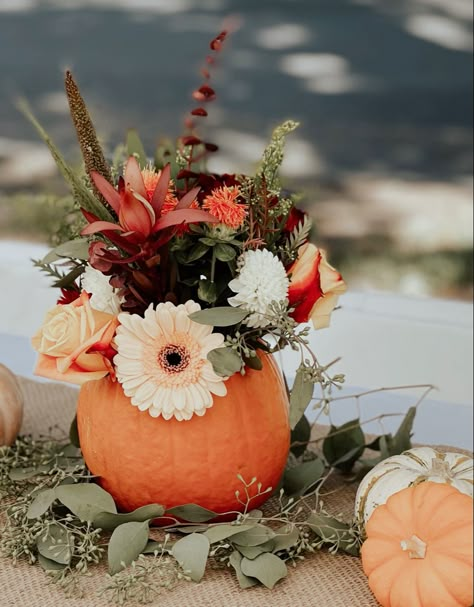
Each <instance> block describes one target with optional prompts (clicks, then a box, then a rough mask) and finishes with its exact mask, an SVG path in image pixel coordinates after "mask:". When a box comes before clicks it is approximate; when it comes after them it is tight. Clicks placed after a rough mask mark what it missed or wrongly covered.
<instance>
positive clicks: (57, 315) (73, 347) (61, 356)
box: [31, 291, 119, 385]
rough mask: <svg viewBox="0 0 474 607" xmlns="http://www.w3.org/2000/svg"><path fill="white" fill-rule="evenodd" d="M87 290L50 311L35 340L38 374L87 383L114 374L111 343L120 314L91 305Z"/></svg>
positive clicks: (60, 379) (77, 382)
mask: <svg viewBox="0 0 474 607" xmlns="http://www.w3.org/2000/svg"><path fill="white" fill-rule="evenodd" d="M89 299H90V296H89V295H88V294H87V293H86V292H85V291H83V292H82V293H81V295H80V297H79V298H78V299H76V300H75V301H73V302H72V303H70V304H66V305H57V306H55V307H54V308H53V309H52V310H50V311H49V312H48V313H47V315H46V318H45V321H44V324H43V326H42V328H41V329H40V330H39V331H38V333H36V335H35V336H34V337H33V339H32V340H31V342H32V345H33V348H34V349H35V350H36V351H37V352H39V358H38V361H37V363H36V368H35V373H36V375H41V376H43V377H48V378H49V379H56V380H59V381H66V382H69V383H72V384H79V385H80V384H83V383H85V382H87V381H89V380H91V379H100V378H102V377H104V376H105V375H107V374H108V373H112V374H113V371H114V370H113V367H112V363H111V362H110V360H109V358H108V357H107V356H106V354H110V353H111V346H110V342H111V340H112V338H113V336H114V334H115V329H116V328H117V325H118V324H119V323H118V320H117V317H116V316H113V315H112V314H107V313H106V312H99V311H98V310H94V309H93V308H91V305H90V302H89Z"/></svg>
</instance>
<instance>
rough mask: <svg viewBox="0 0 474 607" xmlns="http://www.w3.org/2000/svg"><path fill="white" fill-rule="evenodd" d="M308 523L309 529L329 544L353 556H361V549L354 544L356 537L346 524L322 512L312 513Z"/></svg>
mask: <svg viewBox="0 0 474 607" xmlns="http://www.w3.org/2000/svg"><path fill="white" fill-rule="evenodd" d="M306 522H307V525H308V527H309V528H310V529H312V531H314V533H316V535H317V536H318V537H320V538H321V539H322V540H324V541H325V542H327V543H328V544H332V545H334V544H336V545H337V546H338V549H341V550H344V552H347V553H348V554H350V555H352V556H358V555H359V547H358V546H357V544H355V543H354V536H353V534H352V533H351V532H350V526H349V525H347V524H346V523H343V522H341V521H339V520H338V519H336V518H334V517H332V516H329V515H326V514H323V513H321V512H312V513H311V514H310V516H309V518H308V520H307V521H306Z"/></svg>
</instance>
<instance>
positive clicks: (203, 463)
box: [77, 355, 290, 513]
mask: <svg viewBox="0 0 474 607" xmlns="http://www.w3.org/2000/svg"><path fill="white" fill-rule="evenodd" d="M260 358H261V360H262V363H263V369H262V370H261V371H254V370H252V369H247V370H246V374H245V375H244V376H242V375H240V374H239V373H237V374H235V375H233V376H232V377H230V378H229V379H228V381H227V382H226V387H227V395H226V396H224V397H217V396H214V404H213V406H212V407H211V408H210V409H208V410H207V411H206V413H205V415H203V416H202V417H198V416H196V415H194V416H193V417H192V418H191V419H190V420H189V421H177V420H176V419H174V418H172V419H170V420H164V419H163V418H162V417H158V418H153V417H151V416H150V415H149V414H148V412H146V411H145V412H142V411H139V409H138V408H137V407H134V406H133V405H132V404H131V402H130V399H129V398H128V397H127V396H125V395H124V393H123V390H122V387H121V385H120V384H119V383H118V382H113V381H112V380H111V379H110V378H108V377H106V378H104V379H101V380H98V381H90V382H87V383H86V384H84V385H83V386H82V387H81V390H80V394H79V402H78V409H77V425H78V430H79V438H80V443H81V449H82V453H83V455H84V459H85V462H86V464H87V466H88V468H89V469H90V471H91V472H92V474H94V475H96V476H98V477H99V479H98V480H99V483H100V484H101V485H102V487H103V488H104V489H106V490H107V491H108V492H109V493H111V495H112V496H113V497H114V499H115V501H116V503H117V505H118V507H119V508H120V509H121V510H123V511H131V510H134V509H136V508H138V507H140V506H144V505H145V504H150V503H159V504H162V505H163V506H165V508H167V509H168V508H171V507H174V506H177V505H181V504H186V503H194V504H199V505H200V506H202V507H204V508H207V509H209V510H212V511H214V512H217V513H224V512H230V511H236V510H237V511H242V509H243V506H242V503H241V502H240V501H239V499H237V497H236V492H237V491H238V492H239V493H240V500H243V501H245V488H244V485H243V484H242V482H241V481H240V480H239V479H238V478H237V475H241V476H242V477H243V479H244V480H245V481H246V482H247V483H249V482H250V481H251V480H252V479H253V478H254V477H256V478H257V482H255V483H253V484H252V485H251V487H249V489H248V491H249V493H250V495H251V496H255V495H256V494H257V493H258V489H257V484H258V483H261V486H262V490H264V489H266V488H267V487H272V488H273V489H275V488H276V487H277V485H278V482H279V479H280V477H281V475H282V473H283V470H284V467H285V464H286V459H287V456H288V450H289V442H290V429H289V422H288V399H287V395H286V390H285V386H284V384H283V379H282V376H281V374H280V371H279V369H278V367H277V365H276V363H275V361H274V360H273V358H272V357H271V356H268V355H260ZM268 497H269V493H267V494H265V495H258V496H256V497H255V498H254V499H252V501H251V503H250V507H251V508H257V507H258V506H260V505H261V504H262V503H263V502H264V501H265V500H266V499H268Z"/></svg>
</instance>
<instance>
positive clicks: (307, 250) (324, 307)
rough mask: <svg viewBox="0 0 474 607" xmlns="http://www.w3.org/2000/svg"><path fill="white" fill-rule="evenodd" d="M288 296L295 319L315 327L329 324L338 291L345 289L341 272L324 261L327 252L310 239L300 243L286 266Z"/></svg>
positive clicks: (337, 297)
mask: <svg viewBox="0 0 474 607" xmlns="http://www.w3.org/2000/svg"><path fill="white" fill-rule="evenodd" d="M288 274H289V275H290V287H289V289H288V299H289V301H290V306H291V307H293V308H295V310H294V311H293V312H292V313H291V316H292V317H293V318H294V319H295V320H296V321H297V322H307V321H308V320H309V319H311V320H312V321H313V325H314V328H315V329H322V328H324V327H328V326H329V321H330V318H331V312H332V311H333V310H334V308H335V307H336V305H337V301H338V299H339V295H340V294H341V293H344V291H345V290H346V284H345V282H344V280H343V279H342V276H341V275H340V274H339V272H337V270H335V269H334V268H333V267H332V266H330V265H329V264H328V262H327V261H326V253H325V252H324V251H322V250H321V249H318V248H317V247H315V246H314V245H313V244H311V243H309V242H308V243H306V244H304V245H303V246H301V247H300V249H299V252H298V259H297V260H296V261H295V262H294V263H293V265H292V266H291V267H290V268H289V270H288Z"/></svg>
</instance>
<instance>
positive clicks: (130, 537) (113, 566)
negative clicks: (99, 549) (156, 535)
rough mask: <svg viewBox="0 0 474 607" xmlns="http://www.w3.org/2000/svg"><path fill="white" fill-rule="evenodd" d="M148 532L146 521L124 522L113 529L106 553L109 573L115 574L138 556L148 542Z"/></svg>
mask: <svg viewBox="0 0 474 607" xmlns="http://www.w3.org/2000/svg"><path fill="white" fill-rule="evenodd" d="M148 533H149V528H148V523H147V522H144V523H135V522H131V523H124V524H123V525H120V526H119V527H117V528H116V529H115V530H114V532H113V533H112V535H111V537H110V540H109V548H108V553H107V555H108V556H107V558H108V562H109V573H110V575H115V574H116V573H118V572H119V571H121V570H122V569H124V568H125V567H128V565H130V564H131V563H132V561H135V560H136V559H137V558H138V556H139V555H140V554H141V553H142V552H143V550H144V549H145V547H146V545H147V543H148Z"/></svg>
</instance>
